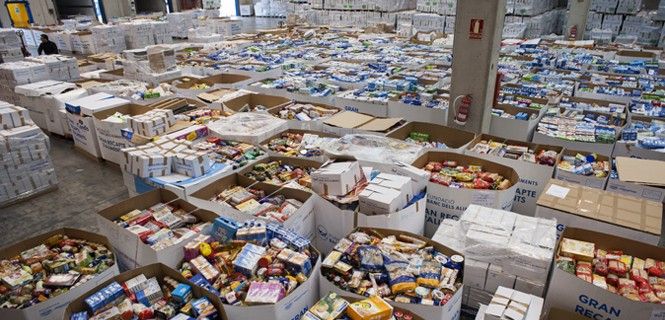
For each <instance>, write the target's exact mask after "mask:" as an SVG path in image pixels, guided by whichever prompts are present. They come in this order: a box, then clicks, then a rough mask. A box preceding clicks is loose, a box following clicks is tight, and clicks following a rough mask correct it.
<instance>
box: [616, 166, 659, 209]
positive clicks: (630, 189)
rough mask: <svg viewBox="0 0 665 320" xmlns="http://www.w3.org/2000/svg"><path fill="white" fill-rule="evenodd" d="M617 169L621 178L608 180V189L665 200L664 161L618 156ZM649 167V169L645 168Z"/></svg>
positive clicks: (657, 200) (650, 198)
mask: <svg viewBox="0 0 665 320" xmlns="http://www.w3.org/2000/svg"><path fill="white" fill-rule="evenodd" d="M615 160H616V164H617V165H616V167H617V168H616V170H617V173H618V174H619V179H612V178H611V177H610V179H609V180H608V182H607V187H606V188H605V189H606V190H607V191H612V192H616V193H621V194H626V195H630V196H634V197H638V198H645V199H649V200H653V201H656V202H665V176H664V175H663V173H665V172H664V171H663V170H662V169H663V168H662V163H663V162H662V161H659V160H643V159H637V158H628V157H617V158H616V159H615ZM644 168H649V170H644Z"/></svg>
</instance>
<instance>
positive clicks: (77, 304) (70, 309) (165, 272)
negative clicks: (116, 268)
mask: <svg viewBox="0 0 665 320" xmlns="http://www.w3.org/2000/svg"><path fill="white" fill-rule="evenodd" d="M141 274H143V275H145V276H146V278H148V279H150V278H152V277H156V278H157V279H158V281H159V283H160V284H162V283H163V281H164V278H165V277H170V278H173V279H175V280H176V281H178V282H180V283H185V284H187V285H189V286H190V287H191V288H192V293H193V298H201V297H206V298H207V299H208V300H209V301H210V303H212V304H213V305H214V306H215V309H217V318H216V319H220V320H226V319H228V318H227V317H226V314H225V313H224V307H223V306H222V301H221V300H220V299H219V297H217V296H215V295H214V294H213V293H211V292H209V291H207V290H206V289H203V288H201V287H199V286H197V285H195V284H194V283H192V282H191V281H189V280H187V279H185V277H183V276H182V275H181V274H180V273H179V272H177V271H175V270H173V269H171V268H169V267H167V266H166V265H164V264H161V263H155V264H151V265H147V266H144V267H139V268H136V269H133V270H130V271H126V272H123V273H121V274H119V275H117V276H115V277H113V279H110V280H108V281H105V282H104V283H102V284H100V285H98V286H97V287H95V288H94V289H92V290H90V291H88V292H86V293H85V294H83V295H82V296H81V297H79V298H78V299H76V300H74V301H72V302H71V303H70V304H69V305H68V306H67V309H66V310H65V316H64V319H69V318H71V316H72V314H74V313H76V312H80V311H87V307H86V304H85V299H86V298H88V297H89V296H90V295H92V294H93V293H95V292H97V291H99V290H101V289H103V288H104V287H106V286H108V285H109V284H111V283H112V282H114V281H117V282H119V283H123V282H125V281H128V280H130V279H132V278H134V277H137V276H139V275H141Z"/></svg>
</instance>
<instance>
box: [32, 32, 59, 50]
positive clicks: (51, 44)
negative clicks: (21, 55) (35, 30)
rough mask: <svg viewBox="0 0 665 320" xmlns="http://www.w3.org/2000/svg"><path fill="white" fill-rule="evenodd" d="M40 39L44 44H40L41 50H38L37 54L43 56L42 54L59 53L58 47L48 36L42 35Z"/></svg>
mask: <svg viewBox="0 0 665 320" xmlns="http://www.w3.org/2000/svg"><path fill="white" fill-rule="evenodd" d="M40 39H41V41H42V43H40V44H39V48H37V53H38V54H39V55H41V54H42V53H44V54H45V55H49V54H58V53H59V51H58V46H56V45H55V42H53V41H51V40H49V39H48V36H47V35H45V34H42V36H41V37H40Z"/></svg>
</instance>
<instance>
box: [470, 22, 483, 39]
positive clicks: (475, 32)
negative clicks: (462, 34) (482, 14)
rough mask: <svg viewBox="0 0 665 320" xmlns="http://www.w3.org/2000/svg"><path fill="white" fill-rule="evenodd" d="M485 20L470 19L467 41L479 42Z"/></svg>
mask: <svg viewBox="0 0 665 320" xmlns="http://www.w3.org/2000/svg"><path fill="white" fill-rule="evenodd" d="M484 24H485V20H483V19H471V24H470V26H469V39H474V40H480V39H482V38H483V25H484Z"/></svg>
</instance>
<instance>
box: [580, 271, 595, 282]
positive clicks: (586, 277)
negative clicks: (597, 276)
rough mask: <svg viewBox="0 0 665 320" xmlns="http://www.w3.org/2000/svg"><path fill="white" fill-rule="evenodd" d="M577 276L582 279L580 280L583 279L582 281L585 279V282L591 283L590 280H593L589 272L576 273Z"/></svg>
mask: <svg viewBox="0 0 665 320" xmlns="http://www.w3.org/2000/svg"><path fill="white" fill-rule="evenodd" d="M577 277H578V278H580V279H582V280H584V281H586V282H588V283H592V282H593V276H592V275H590V274H583V273H578V274H577Z"/></svg>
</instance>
